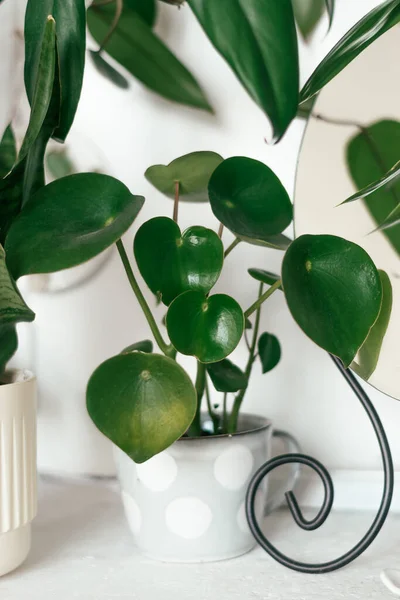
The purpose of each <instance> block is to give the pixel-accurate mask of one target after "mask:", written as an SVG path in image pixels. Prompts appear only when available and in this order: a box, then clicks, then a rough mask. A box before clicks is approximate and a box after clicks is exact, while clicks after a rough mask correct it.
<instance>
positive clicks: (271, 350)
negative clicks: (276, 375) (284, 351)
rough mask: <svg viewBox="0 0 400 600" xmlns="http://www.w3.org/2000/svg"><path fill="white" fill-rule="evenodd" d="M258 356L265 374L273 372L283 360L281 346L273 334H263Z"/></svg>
mask: <svg viewBox="0 0 400 600" xmlns="http://www.w3.org/2000/svg"><path fill="white" fill-rule="evenodd" d="M258 354H259V357H260V362H261V368H262V372H263V373H268V372H269V371H272V369H274V368H275V367H276V365H277V364H278V363H279V361H280V359H281V345H280V343H279V340H278V338H277V337H276V336H275V335H273V334H272V333H262V334H261V335H260V337H259V339H258Z"/></svg>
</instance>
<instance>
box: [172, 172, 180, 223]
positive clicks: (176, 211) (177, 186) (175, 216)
mask: <svg viewBox="0 0 400 600" xmlns="http://www.w3.org/2000/svg"><path fill="white" fill-rule="evenodd" d="M179 185H180V184H179V181H175V200H174V214H173V217H172V218H173V219H174V221H175V223H177V222H178V211H179Z"/></svg>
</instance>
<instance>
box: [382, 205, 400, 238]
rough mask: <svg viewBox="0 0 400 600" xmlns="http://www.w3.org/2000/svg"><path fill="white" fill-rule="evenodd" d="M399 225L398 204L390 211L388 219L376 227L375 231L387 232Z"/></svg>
mask: <svg viewBox="0 0 400 600" xmlns="http://www.w3.org/2000/svg"><path fill="white" fill-rule="evenodd" d="M399 224H400V203H399V204H398V205H397V206H396V208H394V209H393V210H392V212H391V213H390V214H389V215H388V217H387V218H386V219H385V220H384V221H383V223H381V224H380V225H379V227H377V229H376V230H377V231H383V232H385V231H388V230H389V229H391V228H392V227H397V226H398V225H399Z"/></svg>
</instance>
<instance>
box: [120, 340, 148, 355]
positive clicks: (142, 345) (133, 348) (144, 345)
mask: <svg viewBox="0 0 400 600" xmlns="http://www.w3.org/2000/svg"><path fill="white" fill-rule="evenodd" d="M130 352H147V353H148V354H149V353H151V352H153V342H152V341H151V340H142V341H141V342H136V344H131V345H130V346H128V347H127V348H124V349H123V350H122V352H121V354H130Z"/></svg>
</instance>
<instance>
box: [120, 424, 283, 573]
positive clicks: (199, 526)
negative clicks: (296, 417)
mask: <svg viewBox="0 0 400 600" xmlns="http://www.w3.org/2000/svg"><path fill="white" fill-rule="evenodd" d="M272 433H273V432H272V425H271V422H270V421H268V420H267V419H264V418H262V417H258V416H253V415H246V414H243V415H241V416H240V418H239V432H238V433H236V434H234V435H219V436H210V437H202V438H182V439H180V440H178V441H177V442H175V444H173V445H172V446H171V447H170V448H168V450H166V451H164V452H162V453H161V454H158V455H157V456H155V457H153V458H152V459H150V460H149V461H147V462H146V463H144V464H142V465H137V464H135V463H134V462H133V461H132V460H131V459H130V458H129V457H128V456H127V455H126V454H125V453H124V452H122V451H121V450H119V449H117V448H116V449H115V457H116V462H117V468H118V473H119V479H120V483H121V490H122V498H123V503H124V507H125V513H126V516H127V519H128V522H129V526H130V528H131V530H132V533H133V534H134V538H135V542H136V545H137V546H138V547H139V549H140V550H141V551H142V552H143V553H144V554H146V555H148V556H150V557H152V558H155V559H159V560H165V561H171V562H203V561H214V560H223V559H228V558H233V557H235V556H240V555H241V554H244V553H246V552H248V551H250V550H251V549H252V548H253V547H254V546H255V540H254V538H253V536H252V535H251V533H250V530H249V528H248V525H247V521H246V515H245V506H244V503H245V495H246V490H247V486H248V484H249V481H250V479H251V477H252V475H253V474H254V473H255V471H256V470H257V469H258V468H259V467H260V466H261V465H262V464H263V463H265V461H266V460H268V458H270V456H271V454H270V452H271V450H270V446H271V438H272ZM280 435H282V434H280ZM283 437H284V434H283ZM290 444H291V440H290V438H289V445H290ZM289 450H293V448H292V447H290V448H289ZM289 487H290V486H289ZM266 505H267V486H266V484H265V485H264V487H261V488H260V493H259V506H258V511H259V515H258V516H259V517H261V516H262V514H263V512H264V511H265V507H266Z"/></svg>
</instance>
